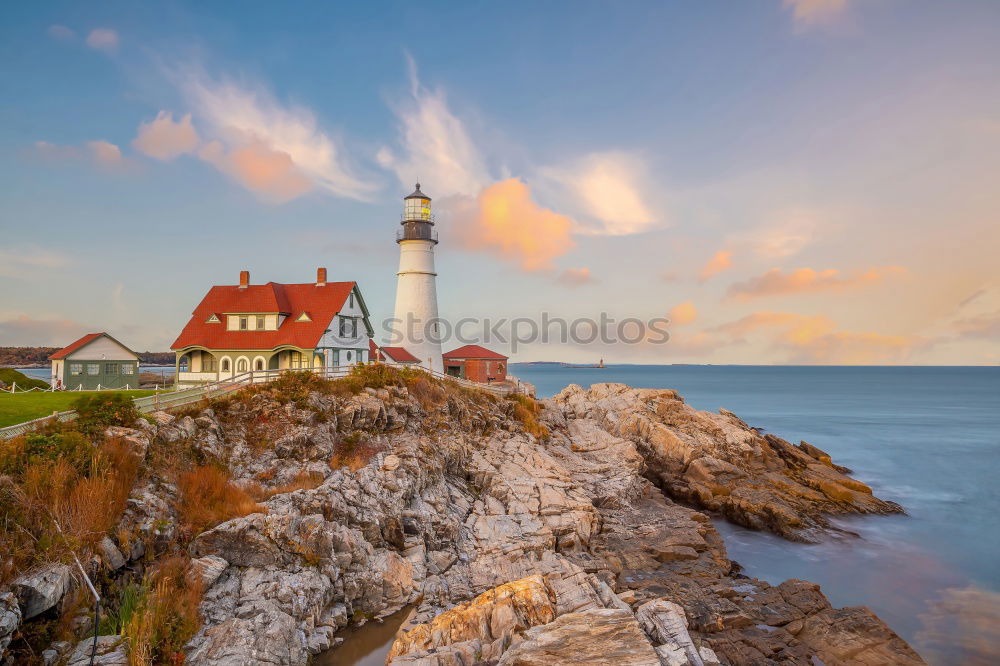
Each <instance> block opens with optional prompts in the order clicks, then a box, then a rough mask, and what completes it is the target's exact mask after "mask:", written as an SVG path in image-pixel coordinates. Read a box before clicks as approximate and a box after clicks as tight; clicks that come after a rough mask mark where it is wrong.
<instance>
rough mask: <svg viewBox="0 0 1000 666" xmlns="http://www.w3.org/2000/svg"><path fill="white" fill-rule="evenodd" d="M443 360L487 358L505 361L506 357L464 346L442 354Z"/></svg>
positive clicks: (485, 349) (476, 346) (477, 347)
mask: <svg viewBox="0 0 1000 666" xmlns="http://www.w3.org/2000/svg"><path fill="white" fill-rule="evenodd" d="M443 356H444V358H454V359H462V358H489V359H496V360H498V361H506V360H507V357H506V356H504V355H503V354H498V353H496V352H495V351H490V350H489V349H487V348H486V347H480V346H479V345H465V346H464V347H459V348H458V349H452V350H451V351H450V352H445V353H444V354H443Z"/></svg>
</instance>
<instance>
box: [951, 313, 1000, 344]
mask: <svg viewBox="0 0 1000 666" xmlns="http://www.w3.org/2000/svg"><path fill="white" fill-rule="evenodd" d="M955 329H956V330H957V331H958V334H959V335H960V336H962V337H963V338H984V339H987V340H1000V311H997V312H991V313H987V314H980V315H976V316H974V317H965V318H963V319H959V320H958V321H956V322H955Z"/></svg>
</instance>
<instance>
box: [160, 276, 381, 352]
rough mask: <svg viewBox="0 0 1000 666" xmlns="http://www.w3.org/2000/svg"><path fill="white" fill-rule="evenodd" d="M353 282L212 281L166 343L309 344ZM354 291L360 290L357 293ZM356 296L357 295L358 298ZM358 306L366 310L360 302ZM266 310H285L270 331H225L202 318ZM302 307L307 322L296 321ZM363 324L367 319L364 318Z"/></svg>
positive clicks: (223, 346)
mask: <svg viewBox="0 0 1000 666" xmlns="http://www.w3.org/2000/svg"><path fill="white" fill-rule="evenodd" d="M356 284H357V283H355V282H327V283H325V284H323V285H317V284H316V283H314V282H309V283H305V284H278V283H277V282H268V283H267V284H262V285H248V286H246V287H244V288H240V287H239V286H236V285H231V286H230V285H226V286H216V287H212V288H211V289H209V290H208V293H207V294H205V297H204V298H203V299H201V303H199V304H198V307H197V308H195V311H194V313H193V314H192V316H191V320H190V321H188V323H187V326H185V327H184V330H183V331H181V334H180V335H179V336H178V337H177V339H176V340H175V341H174V344H172V345H171V346H170V348H171V349H184V348H185V347H206V348H208V349H274V348H276V347H281V346H285V345H288V346H292V347H299V348H300V349H312V348H314V347H316V345H318V344H319V341H320V338H322V337H323V334H324V333H325V332H326V330H327V328H328V327H329V325H330V322H331V321H332V320H333V317H334V315H336V314H337V313H338V312H340V311H341V309H343V307H344V302H345V301H346V300H347V297H348V296H349V295H350V294H351V291H352V290H353V289H354V288H355V286H356ZM359 295H360V294H359ZM359 300H360V299H359ZM361 308H362V311H363V312H364V314H365V317H367V316H368V310H367V308H365V306H364V302H363V301H361ZM227 312H230V313H248V314H250V313H271V312H278V313H282V314H285V315H288V316H287V317H285V320H284V321H283V322H282V323H281V325H280V326H279V327H278V329H277V330H275V331H230V330H227V328H226V326H225V325H224V324H223V325H222V326H219V325H218V324H210V323H208V318H209V317H210V316H211V315H212V314H213V313H227ZM303 312H308V313H309V318H310V321H299V320H298V319H299V317H300V315H301V314H302V313H303ZM366 323H367V322H366Z"/></svg>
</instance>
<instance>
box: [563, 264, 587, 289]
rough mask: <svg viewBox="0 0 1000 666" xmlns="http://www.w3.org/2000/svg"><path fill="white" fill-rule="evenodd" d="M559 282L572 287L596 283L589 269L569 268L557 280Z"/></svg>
mask: <svg viewBox="0 0 1000 666" xmlns="http://www.w3.org/2000/svg"><path fill="white" fill-rule="evenodd" d="M556 280H557V281H559V282H561V283H563V284H565V285H568V286H570V287H579V286H582V285H585V284H589V283H591V282H593V281H594V278H593V276H592V275H591V274H590V269H589V268H586V267H584V268H567V269H566V270H564V271H563V272H562V273H560V274H559V276H558V277H557V278H556Z"/></svg>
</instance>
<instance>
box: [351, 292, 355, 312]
mask: <svg viewBox="0 0 1000 666" xmlns="http://www.w3.org/2000/svg"><path fill="white" fill-rule="evenodd" d="M351 307H352V308H353V307H354V292H353V291H352V292H351Z"/></svg>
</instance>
